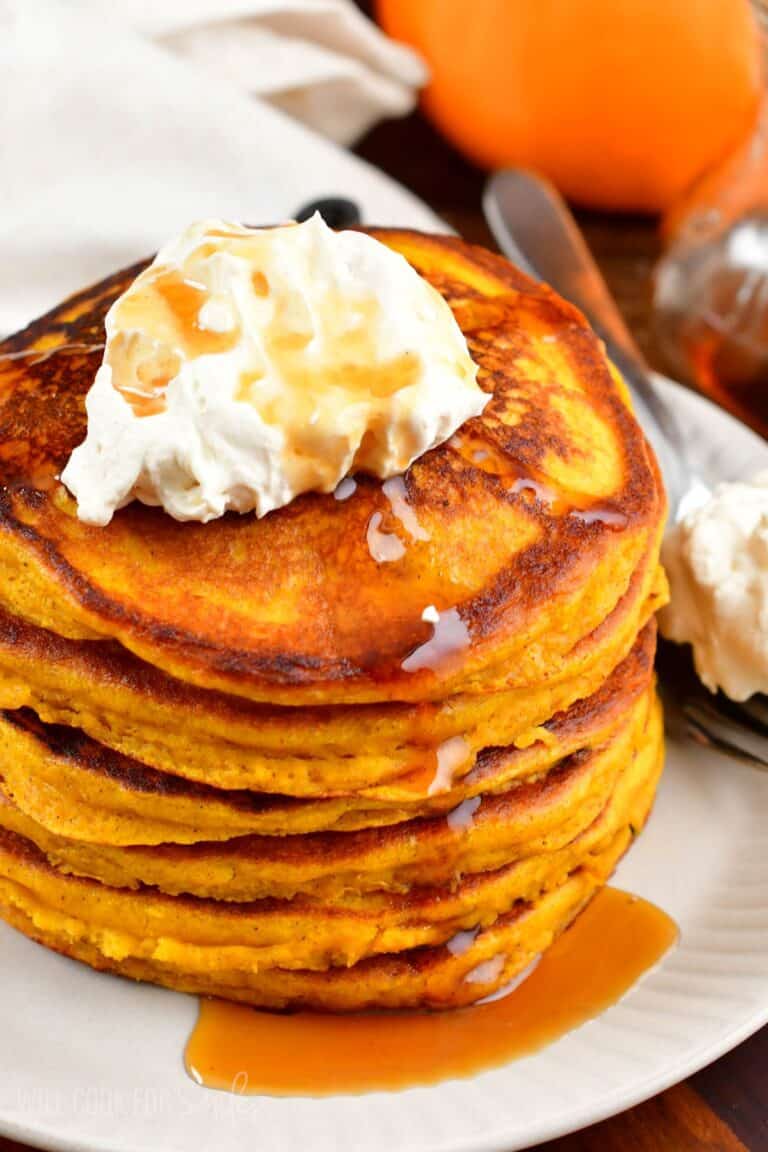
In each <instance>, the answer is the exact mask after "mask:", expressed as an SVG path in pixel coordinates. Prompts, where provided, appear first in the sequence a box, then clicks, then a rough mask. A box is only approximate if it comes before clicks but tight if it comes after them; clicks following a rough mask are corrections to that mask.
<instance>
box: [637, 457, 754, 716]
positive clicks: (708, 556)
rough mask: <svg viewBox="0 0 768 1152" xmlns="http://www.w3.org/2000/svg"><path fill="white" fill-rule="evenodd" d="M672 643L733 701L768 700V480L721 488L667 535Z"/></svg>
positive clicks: (667, 616)
mask: <svg viewBox="0 0 768 1152" xmlns="http://www.w3.org/2000/svg"><path fill="white" fill-rule="evenodd" d="M662 560H663V563H664V566H665V567H666V570H667V575H668V577H669V582H670V588H671V593H672V595H671V600H670V603H669V604H668V605H667V607H666V608H664V609H663V610H662V612H661V614H660V624H661V630H662V633H663V635H664V636H666V637H667V638H668V639H669V640H675V641H677V642H678V643H681V644H682V643H688V644H691V645H692V646H693V654H694V661H695V664H696V671H697V672H698V674H699V676H700V677H701V679H702V680H703V682H704V683H705V684H706V685H707V687H708V688H710V689H711V690H712V691H713V692H714V691H716V690H717V689H718V688H721V689H722V690H723V692H725V693H726V694H727V695H728V696H730V697H731V698H732V699H733V700H746V699H747V698H748V697H749V696H752V695H753V694H754V693H755V692H768V472H761V473H760V474H759V475H757V476H756V477H755V478H754V479H753V480H752V481H751V482H749V483H730V484H721V485H719V486H718V487H717V488H715V490H714V492H713V493H712V494H711V495H708V494H706V493H703V494H702V496H701V498H700V500H699V501H698V502H697V503H696V504H695V505H694V506H693V507H691V508H690V510H689V511H688V512H686V513H685V515H683V517H682V519H681V520H680V522H679V523H678V524H676V525H674V526H673V527H672V528H671V529H670V530H669V532H668V535H667V539H666V540H665V543H664V547H663V551H662Z"/></svg>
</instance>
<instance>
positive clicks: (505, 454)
mask: <svg viewBox="0 0 768 1152" xmlns="http://www.w3.org/2000/svg"><path fill="white" fill-rule="evenodd" d="M373 235H375V236H376V237H377V238H378V239H380V240H382V241H383V242H384V243H386V244H388V245H389V246H390V247H391V248H394V249H395V250H397V251H400V252H401V253H402V254H403V255H404V256H405V257H406V258H407V259H408V260H409V261H410V262H411V263H412V264H413V265H414V267H415V268H416V269H417V270H418V271H419V272H420V273H421V274H422V275H424V276H425V277H426V278H427V279H428V280H429V281H430V282H431V283H432V284H433V285H434V286H435V287H436V288H437V289H438V290H439V291H440V292H441V293H442V294H443V295H444V296H445V298H446V299H447V300H448V302H449V304H450V305H451V307H452V308H453V310H454V313H455V315H456V317H457V320H458V322H459V324H460V325H461V327H462V329H463V331H464V333H465V335H466V337H467V341H468V344H469V347H470V351H471V353H472V356H473V357H474V359H475V360H476V361H477V363H478V364H479V366H480V375H479V383H480V386H481V387H482V388H483V389H484V390H486V391H487V392H490V393H491V394H492V399H491V401H490V402H489V404H488V405H487V407H486V409H485V411H484V413H483V414H482V415H481V416H480V417H478V418H476V419H474V420H472V421H470V422H468V423H467V424H466V425H464V427H463V428H462V429H460V431H459V433H458V434H457V435H456V436H454V437H453V438H452V439H451V441H449V442H448V443H447V444H445V445H443V446H441V447H439V448H437V449H435V450H434V451H432V452H430V453H427V454H426V455H425V456H423V457H422V458H421V459H419V460H418V461H416V462H415V463H414V465H413V466H412V467H411V468H410V469H409V470H408V472H407V474H406V476H405V477H404V484H405V493H406V498H407V500H408V503H409V504H410V507H411V510H412V512H413V514H414V515H415V517H416V519H417V521H418V523H419V524H420V526H421V528H422V529H423V530H424V533H426V534H428V536H429V539H425V540H415V539H413V538H412V537H411V535H410V534H409V532H408V529H407V525H406V524H405V523H403V522H402V520H400V519H399V518H398V517H397V516H396V514H395V513H396V511H397V509H396V508H392V507H390V504H389V502H388V500H387V498H386V497H385V495H384V493H383V492H382V486H381V483H380V482H379V481H377V480H373V479H369V478H365V477H358V486H357V489H356V491H355V493H354V494H353V495H352V496H351V497H350V498H349V499H347V500H345V501H337V500H335V499H334V498H333V497H332V496H326V495H317V494H311V495H307V496H303V497H301V498H299V499H298V500H295V501H294V502H293V503H292V504H290V505H288V506H287V507H285V508H282V509H279V510H278V511H276V512H273V513H271V514H270V515H268V516H266V517H265V518H263V519H262V520H257V519H256V518H255V517H254V516H253V515H247V516H236V515H228V516H226V517H224V518H222V519H220V520H218V521H214V522H213V523H210V524H207V525H200V524H179V523H176V522H175V521H173V520H172V519H171V518H170V517H168V516H167V515H166V514H165V513H164V512H162V511H160V510H158V509H150V508H145V507H143V506H140V505H137V504H134V505H132V506H130V507H128V508H126V509H124V510H122V511H121V512H118V513H117V515H116V516H115V518H114V520H113V522H112V524H111V525H110V526H109V527H107V528H95V527H91V526H88V525H84V524H81V523H80V521H79V520H78V519H77V517H76V508H75V504H74V501H73V500H72V499H71V498H70V497H69V496H68V494H67V493H66V491H65V490H64V488H63V487H62V486H61V485H60V484H59V483H58V481H57V479H56V478H57V476H58V474H59V473H60V471H61V469H62V468H63V467H64V465H65V463H66V461H67V460H68V458H69V455H70V453H71V452H72V450H73V449H74V448H75V446H76V445H77V444H78V443H80V442H81V441H82V439H83V438H84V436H85V429H86V418H85V409H84V398H85V394H86V393H87V391H88V388H89V387H90V385H91V382H92V380H93V375H94V373H95V370H96V367H97V365H98V362H99V359H100V350H99V349H98V348H95V347H94V346H96V345H100V344H101V343H102V341H103V321H104V315H105V313H106V311H107V308H108V307H109V305H110V304H111V303H112V301H113V300H114V299H115V298H116V297H117V296H118V295H119V294H120V293H121V292H122V291H124V290H125V288H126V287H127V286H128V284H129V283H130V281H131V280H132V278H133V277H134V276H135V275H136V274H137V273H138V271H139V270H140V269H139V267H138V266H137V267H134V268H132V269H128V270H126V271H124V272H121V273H118V274H117V275H115V276H113V277H111V278H110V279H109V280H106V281H104V282H102V283H101V284H99V285H97V286H95V287H94V288H91V289H88V290H86V291H85V292H83V293H81V294H80V295H78V296H76V297H73V298H72V299H70V300H69V301H67V302H65V303H64V304H63V305H62V306H61V307H59V308H58V309H55V310H54V311H53V312H51V313H49V314H48V315H47V316H45V317H43V318H42V319H40V320H38V321H36V322H35V323H33V324H32V325H30V326H29V327H28V328H27V329H25V330H24V331H23V332H21V333H19V334H18V335H16V336H14V337H11V338H10V339H9V340H7V341H5V343H4V344H0V600H1V601H2V603H3V604H4V605H5V606H6V607H7V608H8V609H10V610H11V611H12V612H15V613H17V614H19V615H21V616H23V617H25V618H26V619H28V620H31V621H32V622H33V623H36V624H38V625H40V626H42V627H44V628H49V629H51V630H52V631H55V632H59V633H60V634H62V635H66V636H70V637H74V638H76V639H85V638H97V637H111V638H114V639H116V640H118V641H119V642H120V643H121V644H123V645H124V646H125V647H126V648H128V649H130V650H131V651H133V652H135V653H136V654H137V655H138V656H140V657H142V658H143V659H145V660H147V661H149V662H150V663H152V664H154V665H156V666H157V667H160V668H162V669H164V670H166V671H167V672H170V673H171V674H172V675H174V676H176V677H178V678H179V679H182V680H186V681H188V682H190V683H193V684H197V685H199V686H201V687H204V688H214V689H219V690H222V691H224V692H229V693H233V694H235V695H241V696H245V697H248V698H250V699H252V700H256V701H269V702H271V703H273V704H274V703H285V704H309V703H313V702H316V703H321V704H325V703H338V702H344V703H355V702H364V701H384V700H403V701H409V700H411V701H413V700H421V699H438V698H441V697H444V696H446V695H448V694H450V693H453V692H459V691H462V692H464V691H469V692H475V691H485V690H488V689H493V688H499V687H502V686H504V685H505V684H507V683H509V682H510V677H512V678H513V681H514V683H515V684H516V685H519V686H524V685H525V684H527V683H530V684H534V683H536V682H538V681H539V680H540V679H541V678H542V676H544V675H545V674H546V672H547V670H548V669H550V668H551V667H552V665H553V664H556V663H557V662H558V661H559V660H560V659H561V658H562V657H563V655H564V654H566V653H567V652H569V651H570V650H571V649H572V648H573V647H574V646H575V645H576V644H577V643H578V642H579V641H580V640H583V638H584V637H585V636H588V635H589V634H590V633H591V632H592V631H593V629H595V628H596V627H597V626H598V625H599V624H600V622H601V621H602V620H603V619H604V618H605V617H606V616H607V615H608V614H609V613H610V612H611V610H612V609H613V607H614V606H615V605H616V603H617V602H618V601H619V599H620V598H621V596H622V594H623V593H624V592H625V591H626V589H627V587H628V585H629V582H630V579H631V576H632V573H633V571H634V570H635V568H636V567H637V565H638V564H639V563H640V561H641V558H642V557H643V554H644V553H645V552H646V551H647V549H648V547H649V545H650V543H651V541H652V540H653V539H655V537H656V536H657V534H658V532H659V528H660V524H661V521H662V519H663V514H664V498H663V493H662V490H661V486H660V482H659V479H658V472H657V469H656V465H655V462H654V460H653V459H652V456H651V454H650V451H649V449H648V447H647V445H646V443H645V440H644V438H643V436H642V433H641V431H640V429H639V427H638V425H637V424H636V422H635V420H634V418H633V417H632V415H631V413H630V411H629V409H628V407H627V404H626V399H625V397H624V395H623V393H622V390H621V388H620V386H619V385H618V384H617V383H616V380H615V378H614V376H613V374H612V372H611V369H610V366H609V364H608V362H607V360H606V358H605V356H604V353H603V351H602V348H601V346H600V344H599V342H598V340H597V338H596V337H595V336H594V334H593V333H592V332H591V330H590V329H589V328H588V326H587V325H586V322H585V321H584V319H583V317H582V316H581V314H580V313H579V312H578V311H576V310H575V309H574V308H572V307H571V306H570V305H568V304H566V303H565V302H564V301H562V300H560V299H559V298H558V297H557V296H556V295H555V294H554V293H553V292H551V290H549V289H547V288H545V287H542V286H538V285H535V284H533V282H531V281H530V280H528V279H527V278H526V277H524V276H523V275H522V274H521V273H519V272H518V271H517V270H516V269H514V268H513V267H512V266H511V265H510V264H508V263H507V262H506V261H505V260H503V259H502V258H500V257H497V256H494V255H491V254H490V253H487V252H485V251H483V250H482V249H478V248H474V247H471V246H469V245H466V244H463V243H462V242H460V241H458V240H455V239H452V238H447V237H428V236H422V235H420V234H416V233H409V232H395V231H382V230H374V231H373ZM56 349H60V351H56ZM35 352H37V353H39V355H35ZM18 353H25V354H24V355H17V354H18ZM26 353H29V354H26ZM43 354H44V355H43ZM376 512H379V513H381V514H382V520H381V523H380V525H379V527H380V530H382V531H385V532H390V533H395V534H396V535H397V536H398V537H399V538H400V539H401V541H402V543H403V544H404V545H405V555H404V556H403V557H402V559H400V560H398V561H396V562H393V563H378V562H377V561H376V560H375V559H374V558H373V556H372V555H371V552H370V550H369V547H368V542H367V536H368V527H369V523H370V521H371V517H372V516H373V514H374V513H376ZM420 535H421V533H420ZM428 605H434V606H435V607H436V608H437V609H438V610H439V611H440V612H441V613H446V614H448V615H446V616H444V617H443V623H442V624H441V625H438V627H437V629H435V627H434V625H433V624H431V623H428V622H425V621H424V620H423V619H422V613H423V611H424V609H425V608H426V607H427V606H428ZM433 633H434V634H435V635H434V638H433ZM433 640H434V642H431V641H433ZM430 642H431V643H430ZM409 657H410V659H409Z"/></svg>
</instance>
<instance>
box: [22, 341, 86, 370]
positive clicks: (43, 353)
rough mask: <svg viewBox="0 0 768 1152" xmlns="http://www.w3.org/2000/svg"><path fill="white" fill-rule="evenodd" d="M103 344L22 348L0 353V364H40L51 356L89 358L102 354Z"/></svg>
mask: <svg viewBox="0 0 768 1152" xmlns="http://www.w3.org/2000/svg"><path fill="white" fill-rule="evenodd" d="M103 351H104V345H103V344H77V343H73V344H56V345H54V346H53V347H51V348H22V349H21V350H20V351H18V352H2V353H0V364H2V363H4V362H6V361H13V360H28V361H29V363H30V364H31V365H34V364H42V363H43V362H44V361H45V360H50V358H51V357H52V356H59V355H65V356H73V355H77V354H78V353H79V354H80V355H81V356H90V355H91V353H93V352H103Z"/></svg>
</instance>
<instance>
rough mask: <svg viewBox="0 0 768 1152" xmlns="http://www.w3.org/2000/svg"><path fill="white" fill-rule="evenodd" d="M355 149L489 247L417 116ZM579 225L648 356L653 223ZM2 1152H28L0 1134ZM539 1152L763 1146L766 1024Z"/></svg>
mask: <svg viewBox="0 0 768 1152" xmlns="http://www.w3.org/2000/svg"><path fill="white" fill-rule="evenodd" d="M358 151H359V153H360V155H361V156H364V157H365V158H366V159H368V160H370V161H371V162H372V163H374V164H376V165H378V166H379V167H381V168H383V169H384V170H385V171H386V172H389V173H391V174H392V175H393V176H395V177H396V178H397V179H398V180H400V181H401V182H402V183H403V184H406V185H407V186H408V187H409V188H411V189H413V191H415V192H416V193H418V195H420V196H421V197H422V198H423V199H424V200H425V201H426V202H427V203H428V204H430V205H431V206H432V208H434V209H435V211H437V212H438V213H439V214H440V215H441V216H442V217H443V218H444V219H445V220H447V221H448V222H449V223H450V224H451V225H452V227H453V228H455V229H456V230H457V231H458V232H460V233H461V234H462V235H463V236H464V237H465V238H466V239H468V240H474V241H476V242H478V243H482V244H488V245H492V241H491V238H490V236H489V233H488V230H487V228H486V226H485V223H484V221H483V218H482V214H481V212H480V193H481V190H482V185H483V177H482V174H481V173H480V172H478V171H477V170H475V169H474V168H472V167H470V165H468V164H466V163H465V162H464V161H463V160H461V159H460V157H459V156H457V155H456V153H454V152H453V151H452V150H451V149H450V148H449V147H448V146H447V145H446V144H444V143H443V142H442V141H441V140H440V139H439V138H438V137H437V136H436V134H435V133H434V132H433V131H432V130H431V128H430V127H429V126H428V125H427V124H426V123H425V122H424V121H423V120H422V118H421V117H420V116H419V115H415V116H412V117H409V118H408V119H407V120H404V121H399V122H395V123H390V124H385V125H382V126H380V127H379V128H377V129H375V130H374V131H373V132H372V133H371V134H370V135H369V136H368V137H367V138H366V140H364V141H363V143H362V144H361V146H360V148H359V149H358ZM330 191H335V190H333V189H329V192H330ZM580 222H581V224H582V226H583V228H584V231H585V233H586V236H587V239H588V241H589V243H590V245H591V247H592V249H593V251H594V253H595V255H596V256H597V258H598V261H599V263H600V265H601V267H602V269H603V272H604V274H605V276H606V279H607V280H608V283H609V285H610V287H611V288H612V290H613V292H614V294H615V296H616V298H617V300H618V302H619V304H620V305H621V308H622V310H623V311H624V314H625V316H626V317H627V319H628V320H629V322H630V324H631V326H632V329H633V330H634V332H635V334H636V336H637V338H638V340H639V342H640V344H641V346H642V347H643V348H644V350H645V351H646V352H647V353H648V355H649V357H650V358H651V360H653V348H652V341H651V337H650V332H649V324H648V317H649V310H650V309H649V304H650V271H651V268H652V266H653V262H654V260H655V258H656V255H657V253H658V241H657V237H656V230H655V227H654V224H653V223H652V222H649V221H647V220H642V219H635V218H626V217H624V218H606V217H602V216H589V215H583V214H582V215H581V216H580ZM380 223H386V221H380ZM41 1042H44V1040H42V1041H41ZM630 1042H631V1038H628V1043H630ZM254 1148H255V1146H254ZM0 1152H26V1150H25V1149H22V1146H21V1145H20V1144H14V1143H13V1142H12V1141H9V1140H3V1139H2V1138H0ZM212 1152H213V1150H212ZM537 1152H768V1028H766V1029H764V1030H763V1031H762V1032H760V1033H758V1034H757V1035H756V1036H754V1037H753V1038H752V1039H751V1040H749V1041H747V1042H746V1043H745V1044H743V1045H742V1046H741V1047H740V1048H737V1049H736V1050H735V1051H734V1052H731V1053H730V1054H729V1055H727V1056H724V1057H723V1058H722V1059H721V1060H719V1061H718V1062H717V1063H716V1064H713V1065H712V1066H711V1067H710V1068H707V1069H705V1070H704V1071H702V1072H699V1073H698V1075H696V1076H694V1077H692V1078H691V1079H690V1080H688V1081H686V1082H685V1083H684V1084H679V1085H678V1086H677V1087H675V1088H671V1089H669V1091H667V1092H664V1093H663V1094H662V1095H661V1096H657V1097H656V1098H655V1099H653V1100H650V1101H648V1102H647V1103H646V1104H642V1105H640V1106H639V1107H637V1108H633V1109H631V1110H630V1111H629V1112H625V1113H623V1114H622V1115H621V1116H617V1117H615V1118H613V1119H612V1120H606V1121H605V1122H604V1123H602V1124H597V1125H595V1126H594V1127H592V1128H588V1129H585V1130H584V1131H582V1132H578V1133H575V1134H574V1135H572V1136H566V1137H564V1138H562V1139H560V1140H554V1141H551V1142H550V1143H547V1144H542V1145H540V1146H539V1149H538V1150H537Z"/></svg>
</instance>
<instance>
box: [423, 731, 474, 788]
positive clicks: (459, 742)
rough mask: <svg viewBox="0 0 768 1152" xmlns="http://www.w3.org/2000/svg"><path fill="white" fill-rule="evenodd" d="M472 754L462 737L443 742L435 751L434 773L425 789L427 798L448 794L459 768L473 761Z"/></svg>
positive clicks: (466, 741)
mask: <svg viewBox="0 0 768 1152" xmlns="http://www.w3.org/2000/svg"><path fill="white" fill-rule="evenodd" d="M474 758H475V757H474V754H473V752H472V748H471V746H470V744H469V741H468V740H465V739H464V737H463V736H450V737H449V738H448V739H447V740H443V742H442V743H441V744H438V746H437V748H436V749H435V762H436V763H435V772H434V775H433V777H432V780H431V781H430V785H429V788H428V789H427V795H428V796H435V795H437V794H438V793H439V792H449V791H450V790H451V788H452V787H453V785H454V782H455V780H456V774H457V773H458V770H459V769H460V768H464V767H466V766H467V765H468V763H469V761H470V760H474Z"/></svg>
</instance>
